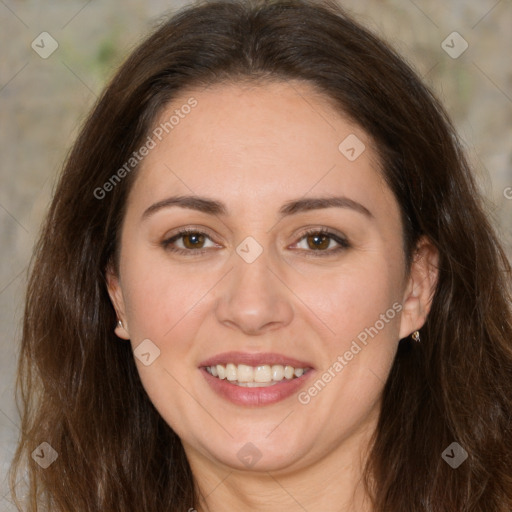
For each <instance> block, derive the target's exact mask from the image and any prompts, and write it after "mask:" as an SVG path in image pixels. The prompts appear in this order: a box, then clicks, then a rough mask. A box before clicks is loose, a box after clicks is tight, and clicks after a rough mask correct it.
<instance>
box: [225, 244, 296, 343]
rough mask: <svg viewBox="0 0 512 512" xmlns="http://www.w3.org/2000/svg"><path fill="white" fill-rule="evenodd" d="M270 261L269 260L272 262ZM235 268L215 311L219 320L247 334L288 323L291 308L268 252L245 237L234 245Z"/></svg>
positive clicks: (285, 290)
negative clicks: (235, 246)
mask: <svg viewBox="0 0 512 512" xmlns="http://www.w3.org/2000/svg"><path fill="white" fill-rule="evenodd" d="M271 260H272V261H271ZM233 261H234V268H233V270H232V271H231V272H230V273H229V276H228V279H226V280H225V282H224V289H223V290H222V294H221V295H220V298H219V301H218V304H217V308H216V314H217V318H218V320H219V322H221V323H224V324H225V325H230V326H231V327H236V328H238V329H240V330H242V331H244V332H246V333H256V334H257V333H258V332H260V331H264V330H267V329H269V328H276V327H277V326H279V325H281V326H283V325H287V324H288V323H289V322H290V321H291V319H292V316H293V309H292V305H291V303H290V297H289V296H288V293H287V288H286V287H285V286H284V285H283V283H282V282H281V281H280V280H279V279H278V278H277V277H276V275H274V274H275V273H278V269H277V268H273V269H271V267H273V266H274V267H275V265H273V264H272V263H273V259H272V258H271V257H270V254H269V251H268V250H267V249H266V248H264V247H263V246H262V245H260V244H259V243H258V242H257V241H256V240H255V239H254V238H252V237H247V238H246V239H245V240H243V241H242V242H241V243H240V244H239V245H238V246H237V248H236V254H235V255H234V260H233Z"/></svg>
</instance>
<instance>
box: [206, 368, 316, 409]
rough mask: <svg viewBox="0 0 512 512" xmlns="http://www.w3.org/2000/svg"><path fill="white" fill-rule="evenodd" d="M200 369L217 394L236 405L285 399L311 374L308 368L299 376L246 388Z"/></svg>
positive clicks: (260, 403) (261, 403)
mask: <svg viewBox="0 0 512 512" xmlns="http://www.w3.org/2000/svg"><path fill="white" fill-rule="evenodd" d="M201 371H202V373H203V375H204V378H205V379H206V382H208V384H209V385H210V387H211V388H212V389H213V391H215V392H216V393H217V394H218V395H220V396H221V397H223V398H226V399H227V400H229V401H230V402H233V403H234V404H237V405H256V406H260V405H270V404H275V403H276V402H280V401H281V400H285V399H286V398H288V397H290V396H291V395H293V394H294V393H296V392H297V391H298V390H299V389H300V388H301V387H302V386H303V385H304V383H305V382H306V380H308V379H309V377H310V375H311V374H313V373H314V372H313V370H309V371H308V372H306V373H305V374H303V375H302V376H300V377H296V378H294V379H290V380H285V379H283V380H282V381H280V382H279V383H277V384H274V385H272V386H266V387H261V388H248V387H245V386H237V385H236V384H231V383H230V382H229V381H228V380H226V379H219V378H217V377H214V376H213V375H210V374H209V373H208V372H207V371H206V369H205V368H201Z"/></svg>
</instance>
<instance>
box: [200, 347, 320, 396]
mask: <svg viewBox="0 0 512 512" xmlns="http://www.w3.org/2000/svg"><path fill="white" fill-rule="evenodd" d="M199 369H200V370H201V371H202V373H203V375H204V377H205V379H206V381H207V382H208V384H209V385H210V387H211V389H213V391H214V392H215V393H217V394H218V395H219V396H221V397H222V398H224V399H227V400H229V401H230V402H232V403H235V404H237V405H258V406H261V405H267V404H271V403H275V402H278V401H280V400H284V399H285V398H288V397H289V396H291V395H292V394H293V393H295V392H296V391H298V390H299V388H300V387H302V386H303V385H304V383H305V382H306V380H309V377H310V375H311V374H313V373H314V368H313V366H312V365H311V364H310V363H307V362H304V361H299V360H298V359H292V358H289V357H287V356H283V355H281V354H272V353H266V354H250V353H244V352H228V353H224V354H219V355H218V356H215V357H213V358H210V359H208V360H206V361H203V362H202V363H201V364H200V365H199Z"/></svg>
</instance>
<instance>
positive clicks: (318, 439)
mask: <svg viewBox="0 0 512 512" xmlns="http://www.w3.org/2000/svg"><path fill="white" fill-rule="evenodd" d="M192 97H193V98H194V99H195V101H196V102H197V104H195V101H194V100H190V98H192ZM189 100H190V101H189ZM187 102H188V103H187ZM187 104H194V105H195V106H194V107H193V108H190V109H189V108H182V106H183V105H187ZM176 110H178V111H179V113H180V114H178V113H177V112H175V111H176ZM185 112H188V113H185ZM172 115H175V116H178V117H179V122H176V119H174V124H173V125H172V129H170V128H169V126H170V125H167V130H168V131H169V133H168V134H166V133H165V130H164V131H163V136H161V138H162V140H161V141H160V140H159V139H158V137H156V136H155V135H154V134H152V135H151V136H152V138H153V139H154V141H155V147H153V148H152V149H150V150H149V153H148V155H147V156H146V157H145V158H144V160H143V163H142V167H141V169H140V170H139V171H138V173H139V174H138V175H137V178H136V180H135V182H134V185H133V188H132V189H131V192H130V196H129V200H128V205H127V211H126V216H125V220H124V224H123V227H122V237H121V253H120V268H119V276H118V277H119V279H117V278H116V277H114V276H110V279H109V291H110V294H111V297H112V299H113V301H114V304H115V306H116V309H117V311H118V314H119V317H120V318H121V319H122V321H123V324H124V327H123V328H118V329H117V331H116V332H117V333H118V335H119V336H121V337H124V338H129V339H130V340H131V343H132V346H133V348H134V350H135V354H136V356H137V357H136V364H137V368H138V371H139V373H140V377H141V379H142V383H143V385H144V387H145V389H146V391H147V393H148V395H149V397H150V399H151V401H152V402H153V403H154V405H155V407H156V408H157V409H158V411H159V412H160V414H161V415H162V417H163V418H164V419H165V420H166V422H167V423H168V424H169V425H170V426H171V427H172V428H173V429H174V431H175V432H176V433H177V434H178V435H179V436H180V437H181V439H182V441H183V443H184V446H185V449H186V451H187V455H188V456H189V458H190V459H193V460H199V459H202V460H204V461H210V462H214V463H216V464H225V465H227V466H229V467H231V468H233V467H234V468H239V469H244V468H245V469H248V468H249V469H253V470H264V471H267V470H274V471H278V470H285V469H286V470H290V471H291V470H293V469H298V468H301V467H306V466H308V465H311V464H314V463H315V462H318V461H320V460H322V459H325V458H326V457H328V456H330V455H332V454H333V453H335V452H336V451H337V450H341V449H345V448H346V447H348V446H356V445H357V444H358V443H360V442H361V440H362V439H364V438H365V436H367V435H369V433H370V432H371V431H372V428H373V427H374V426H375V422H376V419H377V415H378V410H379V404H380V397H381V393H382V390H383V386H384V383H385V381H386V378H387V376H388V373H389V370H390V367H391V365H392V362H393V358H394V355H395V352H396V349H397V345H398V340H399V339H400V338H402V337H405V336H408V335H409V334H410V333H411V332H413V331H414V330H415V329H417V328H420V327H421V325H422V324H423V322H424V319H425V315H426V310H425V308H423V307H422V305H421V300H422V299H421V297H422V295H421V292H418V290H420V285H419V284H418V286H416V284H415V283H413V281H412V278H411V277H410V276H406V275H405V261H404V255H403V252H402V250H403V249H402V247H403V243H402V226H401V221H400V214H399V207H398V204H397V202H396V200H395V199H394V196H393V195H392V193H391V191H390V190H389V188H388V187H387V186H386V185H385V183H384V182H383V180H382V179H381V178H380V176H379V173H378V158H377V155H376V152H375V150H374V149H372V143H371V141H370V140H369V138H368V136H367V135H366V134H365V132H363V131H362V130H361V129H360V128H358V127H357V126H356V125H354V124H352V123H350V122H349V121H348V120H347V119H346V118H344V117H343V116H341V115H339V114H338V113H337V112H336V111H335V110H334V109H333V108H332V107H331V106H329V104H328V103H327V102H326V101H325V99H323V97H321V96H319V95H318V94H315V93H314V91H313V90H312V89H311V88H310V86H309V85H307V84H304V83H299V82H289V83H282V82H279V83H267V84H265V85H252V86H242V85H239V84H230V85H226V84H224V85H216V86H211V87H209V88H207V89H204V90H195V91H193V92H190V93H189V94H183V95H182V96H181V97H180V98H179V99H176V100H175V101H174V102H173V103H172V105H170V106H169V107H168V108H166V110H165V112H164V113H163V115H162V117H161V119H160V120H159V123H160V122H164V121H168V120H169V119H170V117H171V116H172ZM160 131H162V130H160ZM154 133H160V132H154ZM150 146H153V145H152V144H150ZM176 198H180V200H179V201H178V200H177V199H176ZM329 201H330V202H329ZM184 229H187V230H190V231H191V232H192V233H188V234H184V235H181V236H180V235H179V232H180V231H182V230H184ZM322 232H326V233H327V234H325V233H322ZM308 233H309V234H308ZM141 344H142V345H141ZM139 345H140V346H139ZM217 365H219V366H217ZM287 367H288V368H287ZM224 372H225V373H226V375H223V374H224ZM221 376H224V377H225V378H224V379H221V378H220V377H221ZM251 381H252V382H251Z"/></svg>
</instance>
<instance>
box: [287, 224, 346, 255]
mask: <svg viewBox="0 0 512 512" xmlns="http://www.w3.org/2000/svg"><path fill="white" fill-rule="evenodd" d="M301 244H302V247H300V245H301ZM296 246H297V247H298V248H300V249H304V250H305V251H306V252H309V253H311V252H313V253H315V252H316V253H317V254H308V256H329V255H332V254H336V253H338V252H340V251H343V250H345V249H348V248H349V247H350V244H349V242H348V241H347V239H346V238H345V237H343V236H342V235H340V234H337V233H334V232H332V231H329V230H328V229H325V228H321V229H318V228H316V229H310V230H308V231H306V232H305V233H302V235H301V238H300V241H299V242H298V243H297V244H296ZM333 246H334V247H333Z"/></svg>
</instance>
